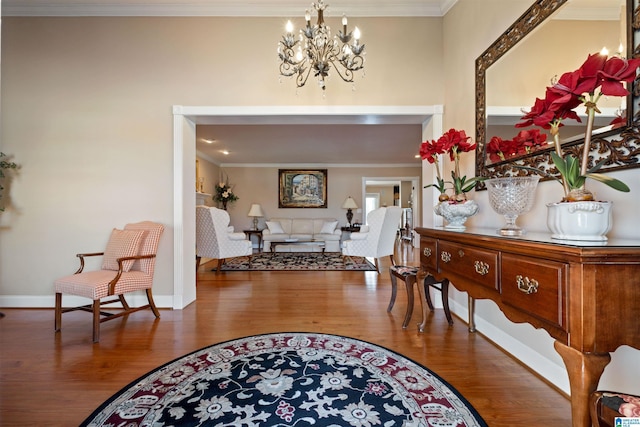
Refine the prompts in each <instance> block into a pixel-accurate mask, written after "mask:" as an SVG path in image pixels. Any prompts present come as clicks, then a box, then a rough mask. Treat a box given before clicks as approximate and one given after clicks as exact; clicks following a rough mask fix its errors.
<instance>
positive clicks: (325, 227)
mask: <svg viewBox="0 0 640 427" xmlns="http://www.w3.org/2000/svg"><path fill="white" fill-rule="evenodd" d="M337 226H338V221H329V222H327V221H325V222H324V224H322V229H321V230H320V234H333V232H334V230H335V229H336V227H337Z"/></svg>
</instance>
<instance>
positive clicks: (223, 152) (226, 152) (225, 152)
mask: <svg viewBox="0 0 640 427" xmlns="http://www.w3.org/2000/svg"><path fill="white" fill-rule="evenodd" d="M220 152H221V153H222V154H224V155H225V156H228V155H229V152H228V151H227V150H221V151H220Z"/></svg>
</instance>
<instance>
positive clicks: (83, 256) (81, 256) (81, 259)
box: [73, 252, 104, 274]
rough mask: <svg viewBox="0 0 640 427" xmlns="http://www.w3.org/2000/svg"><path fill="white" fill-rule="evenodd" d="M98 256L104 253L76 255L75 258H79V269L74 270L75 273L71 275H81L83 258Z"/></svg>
mask: <svg viewBox="0 0 640 427" xmlns="http://www.w3.org/2000/svg"><path fill="white" fill-rule="evenodd" d="M99 255H104V252H89V253H86V254H76V256H77V257H78V258H80V267H79V268H78V270H76V272H75V273H73V274H80V273H82V270H84V258H85V257H90V256H99Z"/></svg>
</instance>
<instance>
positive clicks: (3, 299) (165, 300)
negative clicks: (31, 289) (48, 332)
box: [0, 293, 173, 308]
mask: <svg viewBox="0 0 640 427" xmlns="http://www.w3.org/2000/svg"><path fill="white" fill-rule="evenodd" d="M153 301H154V302H155V303H156V306H157V307H158V308H172V307H173V297H172V296H170V295H154V296H153ZM127 302H128V303H129V304H130V305H132V306H134V307H135V306H140V305H144V304H146V303H147V296H146V295H145V294H144V293H141V294H135V295H134V294H127ZM90 303H91V300H90V299H89V298H82V297H77V296H74V295H68V296H67V295H63V296H62V305H63V306H64V307H76V306H80V305H84V304H90ZM55 304H56V300H55V295H39V296H32V295H2V296H0V307H2V308H54V307H55Z"/></svg>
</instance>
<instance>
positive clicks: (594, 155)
mask: <svg viewBox="0 0 640 427" xmlns="http://www.w3.org/2000/svg"><path fill="white" fill-rule="evenodd" d="M581 2H585V3H581ZM639 4H640V0H606V1H605V0H597V1H594V0H536V1H535V3H534V4H533V5H532V6H531V7H530V8H529V9H527V11H526V12H525V13H524V14H523V15H522V16H521V17H520V18H519V19H518V20H517V21H516V22H515V23H514V24H513V25H512V26H511V27H509V28H508V29H507V31H505V32H504V33H503V34H502V36H500V38H498V40H496V41H495V42H494V43H493V44H492V45H491V46H490V47H489V48H488V49H487V50H486V51H485V52H484V53H483V54H482V55H480V57H478V59H476V142H477V147H476V175H477V176H489V177H500V176H515V175H528V174H531V173H533V172H529V171H527V170H526V169H522V168H515V167H514V166H513V165H514V164H516V165H522V166H528V167H532V168H536V169H540V170H544V171H548V172H553V171H555V168H554V166H553V163H552V162H551V161H550V152H551V150H552V147H551V145H549V146H547V147H545V148H542V149H539V150H537V151H534V152H532V153H529V154H526V155H521V156H519V157H515V158H510V159H507V160H503V161H500V160H497V161H496V160H495V159H490V158H489V156H488V155H487V151H486V146H487V143H488V142H489V141H490V140H491V138H492V137H493V136H500V137H502V138H505V139H506V138H508V137H509V136H508V135H507V134H506V133H508V132H512V134H511V136H510V137H511V138H512V137H513V136H515V135H516V134H517V133H518V131H519V130H520V129H518V128H515V127H514V126H515V123H517V122H519V121H520V118H521V117H522V115H523V114H524V113H523V112H522V109H526V110H527V111H528V109H529V108H530V107H531V106H532V105H533V104H534V101H535V98H536V97H538V98H543V97H544V92H545V88H546V87H547V86H549V85H550V84H551V81H552V79H553V78H557V77H559V76H560V75H562V73H565V72H568V71H573V70H575V69H577V68H578V67H580V65H581V64H582V63H583V62H584V60H585V59H586V58H587V55H588V54H590V53H595V52H597V51H599V50H600V49H601V48H602V47H607V48H609V51H610V52H611V53H610V54H613V53H614V52H617V51H620V53H621V54H622V55H623V56H626V57H638V56H640V47H639V46H638V42H639V41H640V36H639V35H638V31H639V30H640V6H639ZM583 5H587V6H589V7H584V6H583ZM593 6H597V7H593ZM589 13H590V14H589ZM545 37H546V39H545ZM583 42H584V44H585V45H584V46H582V45H580V44H581V43H583ZM578 45H580V46H578ZM594 46H598V47H597V48H596V49H593V47H594ZM582 49H583V50H582ZM533 70H538V72H537V73H535V74H534V73H532V72H533ZM602 99H603V101H604V104H602V105H601V104H600V103H599V107H602V108H601V110H602V114H601V117H600V119H599V120H600V121H599V122H597V123H596V127H598V126H599V128H598V129H597V131H595V132H594V133H593V139H592V150H591V160H592V164H595V163H597V162H599V161H601V160H602V159H609V160H608V162H607V163H606V164H605V165H604V166H603V168H602V170H603V171H604V170H605V169H606V170H609V171H612V170H621V169H627V168H635V167H640V84H638V79H636V81H635V82H634V84H633V89H632V94H631V95H629V96H628V97H627V98H615V97H613V99H605V98H602ZM578 110H579V108H577V109H576V111H577V112H578V113H579V114H582V112H581V111H578ZM616 116H623V117H624V120H623V121H622V123H619V124H617V125H611V124H610V123H611V121H612V119H613V118H615V117H616ZM501 132H502V133H503V134H500V133H501ZM583 132H584V120H583V123H577V122H576V124H575V126H566V129H565V128H564V127H563V131H562V133H565V134H566V135H565V137H563V143H562V147H563V149H564V150H565V152H566V153H572V154H574V155H575V156H576V157H579V156H580V152H581V150H582V143H583V142H584V133H583ZM477 189H484V184H483V183H480V184H479V185H478V186H477Z"/></svg>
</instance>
